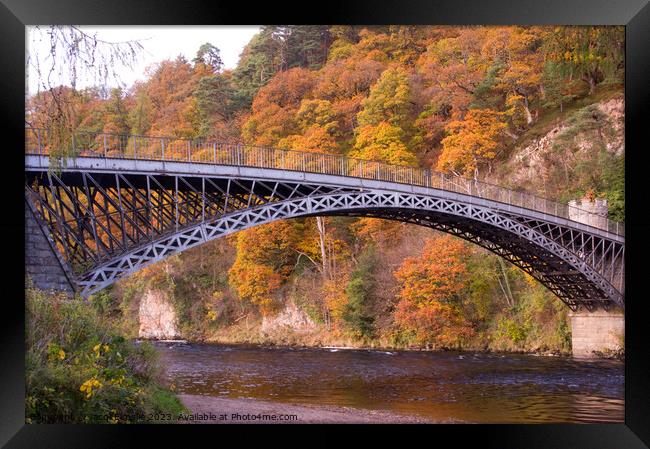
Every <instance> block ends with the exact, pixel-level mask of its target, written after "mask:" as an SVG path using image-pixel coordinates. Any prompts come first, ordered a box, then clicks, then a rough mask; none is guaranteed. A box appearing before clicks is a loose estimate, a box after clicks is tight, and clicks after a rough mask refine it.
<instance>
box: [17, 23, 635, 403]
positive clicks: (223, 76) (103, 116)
mask: <svg viewBox="0 0 650 449" xmlns="http://www.w3.org/2000/svg"><path fill="white" fill-rule="evenodd" d="M215 44H217V45H218V43H215ZM623 48H624V33H623V29H622V28H620V27H480V26H475V27H447V26H373V27H356V26H330V27H327V26H267V27H263V28H262V30H261V31H260V33H259V34H257V35H256V36H255V37H254V38H253V39H252V40H251V41H250V43H249V44H248V45H247V46H246V48H245V49H244V51H243V52H242V54H241V57H240V61H239V64H238V66H237V67H236V68H235V69H233V70H225V69H224V68H223V64H222V63H221V59H220V56H219V50H218V48H217V46H215V45H212V44H207V45H204V46H202V47H201V48H200V49H198V52H197V55H196V58H194V59H192V60H188V59H186V58H183V57H178V58H176V59H174V60H166V61H161V62H160V63H159V64H157V65H154V66H153V67H151V68H150V70H149V72H148V77H147V78H146V80H145V81H142V82H138V83H136V84H135V85H134V86H131V87H130V88H129V89H114V90H112V91H110V92H105V91H103V90H101V89H99V88H90V89H84V90H73V89H71V88H66V87H61V88H59V89H56V90H51V91H47V92H42V93H39V94H38V95H37V96H35V97H33V98H31V99H30V101H29V104H28V117H27V121H28V122H29V123H30V124H32V125H34V126H45V125H46V124H47V122H48V113H49V111H51V108H52V104H53V102H55V101H56V102H60V101H64V102H65V104H66V105H69V106H70V107H69V111H70V115H69V116H70V117H71V125H70V126H71V128H73V129H75V130H78V131H87V132H110V133H118V134H145V135H154V136H162V135H165V136H176V137H183V138H188V139H195V140H203V139H214V140H218V141H228V142H242V143H246V144H250V145H259V146H274V147H280V148H285V149H293V150H300V151H313V152H321V153H330V154H338V155H347V156H352V157H360V158H368V159H375V160H381V161H385V162H389V163H392V164H399V165H405V166H418V167H424V168H431V169H434V170H440V171H445V172H448V173H455V174H460V175H463V176H467V177H470V178H474V179H480V180H486V181H491V182H494V183H497V184H501V185H505V186H509V187H511V188H513V189H524V190H527V191H530V192H533V193H537V194H538V195H541V196H544V197H547V198H550V199H553V200H557V201H561V202H566V201H569V200H571V199H579V198H582V197H584V196H585V195H586V196H587V197H589V198H605V199H607V200H608V202H609V206H610V208H609V216H610V218H612V219H616V220H622V219H623V218H624V213H625V208H624V206H625V205H624V130H623V89H622V86H623V84H622V83H623V76H624V72H623V69H624V60H623V54H624V52H623ZM150 289H156V290H160V291H163V292H165V293H166V295H167V297H168V298H169V300H170V301H171V302H172V303H173V305H174V309H175V310H176V314H177V319H178V322H179V328H180V331H181V334H182V336H183V337H184V338H188V339H197V340H213V341H231V342H232V341H240V342H244V341H248V342H274V343H283V342H284V343H294V344H309V345H311V344H314V345H316V344H334V345H337V344H342V345H351V346H355V345H368V346H373V345H374V346H385V347H419V348H435V349H442V348H450V349H451V348H456V349H458V348H460V349H482V350H507V351H544V352H555V353H567V352H569V351H570V331H569V326H568V323H567V309H566V307H565V306H563V305H562V303H561V302H560V301H559V300H558V299H557V298H555V297H554V296H553V295H552V294H551V293H550V292H549V291H548V290H546V289H545V288H544V287H543V286H542V285H541V284H539V283H538V282H537V281H535V280H534V279H532V278H531V277H530V276H528V275H527V274H525V273H524V272H522V271H521V270H519V269H517V268H514V267H513V266H511V265H509V264H508V263H507V262H505V261H503V259H500V258H499V257H497V256H495V255H493V254H491V253H489V252H487V251H484V250H481V249H479V248H478V247H476V246H473V245H471V244H469V243H466V242H464V241H462V240H460V239H457V238H454V237H448V236H445V235H443V234H441V233H438V232H435V231H432V230H429V229H425V228H421V227H417V226H415V225H408V224H404V223H399V222H393V221H382V220H377V219H372V218H347V217H327V218H306V219H296V220H291V221H281V222H275V223H271V224H268V225H264V226H259V227H254V228H252V229H249V230H246V231H242V232H239V233H238V234H236V235H233V236H230V237H228V238H224V239H221V240H218V241H214V242H211V243H208V244H205V245H203V246H201V247H198V248H195V249H192V250H188V251H186V252H185V253H183V254H180V255H176V256H172V257H170V258H168V259H166V260H164V261H162V262H160V263H159V264H157V265H155V266H152V267H148V268H146V269H143V270H142V271H140V272H138V273H135V274H134V275H132V276H131V277H130V278H128V279H125V280H123V281H120V282H119V283H118V284H117V285H116V286H115V287H114V288H112V289H111V290H110V291H107V292H103V293H100V294H98V295H96V299H95V300H96V301H99V302H101V303H102V304H104V307H106V310H108V311H110V313H112V314H113V316H114V317H115V322H116V323H117V324H116V325H118V326H120V329H121V331H122V332H124V333H125V334H126V335H130V336H137V333H138V322H137V316H138V307H139V306H138V304H139V300H140V298H141V297H142V295H143V294H146V291H147V290H150ZM290 306H292V307H293V306H295V307H296V308H297V309H298V310H299V311H300V313H301V314H303V315H304V316H306V317H307V318H308V320H307V321H308V322H309V323H310V324H309V326H304V325H303V324H304V323H303V322H304V321H305V320H302V321H301V323H303V324H301V326H293V325H291V323H289V324H286V323H285V324H283V325H281V326H280V325H274V324H273V323H277V320H275V318H274V317H277V316H280V315H281V314H282V313H284V311H285V310H287V308H288V307H290ZM274 320H275V321H274ZM57 344H60V343H57ZM91 349H92V348H91ZM43 351H45V350H43ZM53 351H54V350H53ZM64 351H65V349H64ZM43 354H45V352H44V353H43ZM40 357H41V359H42V360H45V358H43V357H46V356H45V355H41V356H40ZM51 363H57V362H56V357H54V359H53V360H52V361H51ZM90 374H91V371H88V373H87V375H88V376H89V377H88V379H92V377H93V376H92V375H90ZM79 380H81V379H79ZM84 380H87V379H84ZM105 381H106V379H104V381H102V382H103V385H104V384H105ZM89 388H90V389H91V390H90V391H93V387H92V386H90V387H89ZM80 400H83V398H81V399H80Z"/></svg>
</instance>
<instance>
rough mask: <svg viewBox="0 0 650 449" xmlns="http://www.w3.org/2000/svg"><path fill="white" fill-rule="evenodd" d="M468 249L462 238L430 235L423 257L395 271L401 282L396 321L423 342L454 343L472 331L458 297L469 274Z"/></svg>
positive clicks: (411, 259) (439, 344)
mask: <svg viewBox="0 0 650 449" xmlns="http://www.w3.org/2000/svg"><path fill="white" fill-rule="evenodd" d="M468 254H469V252H468V249H467V246H466V245H465V244H464V243H463V242H462V241H461V240H459V239H457V238H455V237H452V236H449V235H445V236H443V237H440V238H437V239H428V240H427V241H426V243H425V246H424V251H423V252H422V255H421V256H420V257H412V258H408V259H406V260H405V261H404V263H403V264H402V266H401V267H400V268H399V269H398V270H397V271H396V272H395V277H396V278H397V280H398V282H399V286H400V291H399V293H398V297H399V302H398V304H397V307H396V311H395V322H396V323H397V324H398V325H399V326H400V327H402V328H403V329H405V330H407V331H409V332H412V333H413V334H415V339H416V340H417V342H418V343H421V344H434V345H438V346H453V345H454V344H456V343H457V342H458V341H459V340H460V339H462V338H465V337H468V336H470V335H471V334H472V332H473V331H472V328H471V325H470V323H469V322H468V321H467V320H465V318H464V317H463V316H462V314H461V311H460V310H459V309H458V307H457V305H456V304H455V301H456V300H457V297H458V295H459V294H460V293H461V291H462V290H463V288H464V285H465V281H466V277H467V274H468V272H467V265H466V263H465V260H466V258H467V256H468Z"/></svg>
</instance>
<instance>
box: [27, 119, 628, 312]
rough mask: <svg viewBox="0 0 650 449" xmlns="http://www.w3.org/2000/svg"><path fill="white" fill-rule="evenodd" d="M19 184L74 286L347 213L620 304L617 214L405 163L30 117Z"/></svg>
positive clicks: (568, 296) (574, 297) (583, 298)
mask: <svg viewBox="0 0 650 449" xmlns="http://www.w3.org/2000/svg"><path fill="white" fill-rule="evenodd" d="M55 142H56V143H55ZM59 148H66V149H67V151H68V153H66V155H65V156H61V153H60V152H59V151H57V150H58V149H59ZM70 154H72V156H73V157H70ZM50 159H52V161H51V160H50ZM52 166H58V168H56V169H52V168H51V167H52ZM25 197H26V201H27V203H28V205H29V207H30V208H32V209H33V211H34V212H35V215H36V217H37V220H38V222H39V224H40V226H41V227H42V229H43V231H44V233H45V234H46V235H47V236H48V238H49V240H50V243H51V245H52V247H53V249H55V251H57V252H58V254H59V257H60V258H62V259H63V261H64V262H65V264H64V265H65V266H66V268H67V271H68V273H69V275H70V277H71V279H72V280H73V283H74V284H75V286H74V287H75V289H77V290H78V291H79V292H80V293H81V295H82V296H84V297H86V296H88V295H90V294H92V293H94V292H97V291H99V290H101V289H102V288H104V287H107V286H108V285H110V284H112V283H113V282H115V281H116V280H118V279H119V278H121V277H124V276H126V275H128V274H130V273H133V272H135V271H137V270H139V269H140V268H142V267H144V266H146V265H148V264H151V263H153V262H157V261H159V260H162V259H164V258H165V257H167V256H170V255H172V254H175V253H178V252H181V251H184V250H186V249H188V248H191V247H194V246H197V245H200V244H202V243H204V242H207V241H210V240H213V239H216V238H218V237H221V236H224V235H227V234H230V233H233V232H236V231H239V230H242V229H246V228H250V227H252V226H256V225H258V224H263V223H269V222H272V221H274V220H279V219H285V218H294V217H306V216H331V215H347V216H358V217H377V218H385V219H392V220H399V221H403V222H408V223H415V224H418V225H422V226H428V227H431V228H434V229H437V230H440V231H443V232H447V233H450V234H453V235H456V236H458V237H460V238H463V239H465V240H468V241H471V242H473V243H475V244H477V245H479V246H482V247H483V248H486V249H488V250H490V251H492V252H493V253H495V254H498V255H499V256H501V257H503V258H505V259H506V260H508V261H509V262H511V263H513V264H514V265H516V266H518V267H519V268H521V269H522V270H524V271H525V272H527V273H529V274H530V275H531V276H533V277H534V278H535V279H537V280H538V281H540V282H541V283H542V284H544V285H545V286H546V287H548V288H549V289H550V290H551V291H552V292H553V293H554V294H555V295H556V296H557V297H558V298H559V299H561V300H562V301H563V302H564V303H565V304H566V305H567V306H568V307H570V308H571V309H572V310H577V309H578V308H580V307H584V308H586V309H588V310H593V309H595V308H598V307H602V308H604V309H608V308H609V307H611V306H618V307H621V308H624V250H625V237H624V231H623V224H622V223H616V222H612V221H610V220H608V219H606V218H604V217H600V216H597V215H595V214H591V213H589V212H587V211H584V210H580V209H577V208H571V207H569V206H567V205H563V204H559V203H555V202H552V201H549V200H546V199H543V198H540V197H536V196H534V195H530V194H527V193H524V192H518V191H513V190H508V189H505V188H502V187H499V186H494V185H491V184H486V183H482V182H477V181H470V180H467V179H464V178H460V177H454V176H449V175H445V174H441V173H436V172H432V171H430V170H423V169H418V168H414V167H403V166H391V165H388V164H384V163H379V162H374V161H364V160H358V159H350V158H345V157H341V156H335V155H326V154H319V153H305V152H295V151H287V150H279V149H269V148H256V147H250V146H244V145H233V144H221V143H215V142H197V141H190V140H182V139H172V138H163V137H143V136H116V135H110V134H81V133H79V134H75V135H73V136H71V137H68V139H66V140H61V138H58V139H55V138H54V137H53V136H52V135H50V134H49V133H48V132H47V131H46V130H38V129H31V128H30V129H27V130H26V149H25Z"/></svg>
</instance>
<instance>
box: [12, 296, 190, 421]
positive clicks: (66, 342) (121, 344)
mask: <svg viewBox="0 0 650 449" xmlns="http://www.w3.org/2000/svg"><path fill="white" fill-rule="evenodd" d="M102 312H103V311H102V310H98V308H97V307H96V305H95V304H93V303H92V302H91V303H88V302H84V301H80V300H79V299H78V298H77V299H69V298H66V297H65V296H61V295H53V294H46V293H44V292H42V291H39V290H36V289H33V288H29V289H27V290H26V310H25V314H26V356H25V368H26V374H25V375H26V410H25V416H26V421H27V422H28V423H134V422H156V421H160V422H164V420H165V418H166V417H167V416H171V417H176V416H178V413H181V412H184V411H185V408H184V407H183V405H182V404H181V403H180V402H179V400H178V399H177V398H176V396H175V394H174V393H173V392H172V391H170V390H169V389H168V388H167V387H165V386H163V384H162V373H161V371H160V367H159V365H158V362H157V354H156V352H155V350H154V348H153V347H152V346H151V345H150V344H148V343H147V342H144V343H134V342H133V341H131V340H128V339H125V338H124V337H123V336H122V335H120V333H118V332H116V329H115V328H114V327H113V325H112V324H111V322H110V319H109V317H107V316H106V315H104V314H103V313H102Z"/></svg>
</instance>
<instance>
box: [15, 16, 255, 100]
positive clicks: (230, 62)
mask: <svg viewBox="0 0 650 449" xmlns="http://www.w3.org/2000/svg"><path fill="white" fill-rule="evenodd" d="M45 28H46V27H41V29H42V30H43V29H45ZM79 28H80V29H82V30H83V31H84V32H86V33H88V34H90V35H94V34H95V33H97V38H98V39H101V40H105V41H109V42H123V41H129V40H138V41H140V43H141V44H142V46H143V47H144V50H143V51H142V53H141V57H140V60H139V62H138V63H137V65H135V66H134V67H133V68H132V69H123V70H120V71H119V74H120V78H121V80H122V81H123V82H124V83H125V84H126V85H127V86H130V85H132V84H133V83H134V82H135V81H137V80H143V79H145V75H144V72H145V69H146V67H148V66H149V65H151V64H152V63H156V62H159V61H162V60H164V59H174V58H176V57H177V56H178V55H183V56H185V58H186V59H187V60H191V59H192V58H194V56H195V55H196V51H197V50H198V49H199V47H200V46H201V44H204V43H206V42H209V43H211V44H212V45H214V46H216V47H217V48H219V50H220V51H221V59H222V60H223V62H224V67H225V68H226V69H232V68H235V66H236V65H237V61H238V60H239V55H240V53H241V51H242V50H243V49H244V46H245V45H246V44H247V43H248V41H250V39H251V38H252V37H253V35H254V34H255V33H257V32H258V31H259V29H260V27H259V26H249V25H246V26H239V25H222V26H122V25H119V26H118V25H116V26H80V27H79ZM44 36H45V35H44V33H43V32H42V31H41V32H40V34H39V32H35V30H34V28H33V27H27V34H26V39H27V41H26V42H27V52H28V53H30V54H33V53H35V52H36V53H38V54H39V55H41V57H44V56H46V55H47V54H48V53H49V41H48V39H47V38H42V37H44ZM41 59H42V58H41ZM28 74H30V75H28V86H27V87H28V92H29V94H30V95H31V94H33V93H35V92H36V91H37V86H38V81H37V79H36V77H35V76H33V69H32V70H30V68H29V67H28ZM52 84H59V83H52ZM64 84H68V83H67V82H65V80H64ZM86 84H88V83H84V82H83V81H82V80H80V81H79V82H78V84H77V87H78V88H83V87H88V86H87V85H86Z"/></svg>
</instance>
